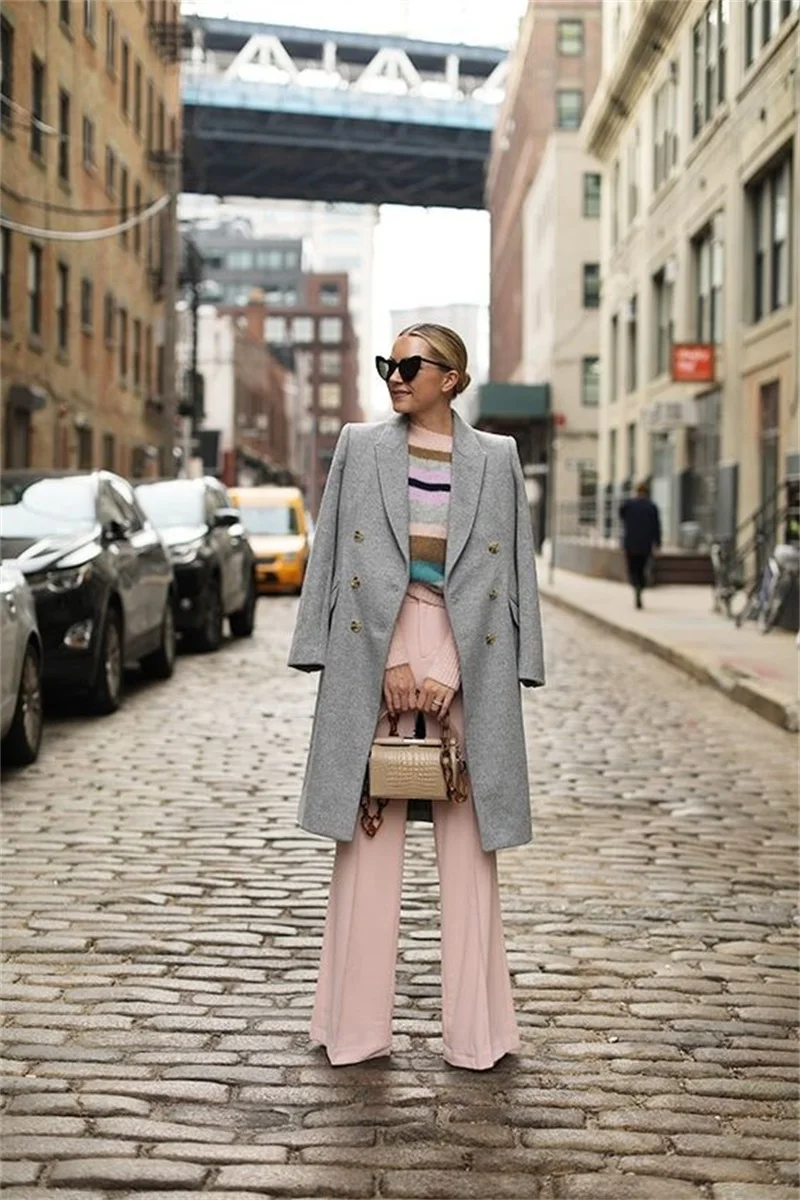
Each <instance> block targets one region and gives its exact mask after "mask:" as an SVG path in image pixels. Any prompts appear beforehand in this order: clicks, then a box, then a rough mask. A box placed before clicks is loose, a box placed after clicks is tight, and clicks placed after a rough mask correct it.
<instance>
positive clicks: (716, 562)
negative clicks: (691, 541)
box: [710, 538, 747, 620]
mask: <svg viewBox="0 0 800 1200" xmlns="http://www.w3.org/2000/svg"><path fill="white" fill-rule="evenodd" d="M710 555H711V567H712V570H713V572H714V593H713V608H712V611H713V612H715V613H721V612H724V614H725V616H726V617H728V618H730V619H732V620H733V619H735V618H736V617H737V615H738V613H739V611H740V609H742V608H744V606H745V605H746V603H747V597H746V596H742V597H741V600H739V601H738V602H737V597H738V596H739V593H740V592H744V588H745V576H744V564H743V562H742V560H741V558H737V556H736V552H735V544H734V542H733V541H732V540H731V539H730V538H725V539H720V540H718V541H715V542H712V543H711V547H710Z"/></svg>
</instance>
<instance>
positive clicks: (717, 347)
mask: <svg viewBox="0 0 800 1200" xmlns="http://www.w3.org/2000/svg"><path fill="white" fill-rule="evenodd" d="M798 22H800V0H607V2H606V3H605V5H604V31H603V33H604V58H603V75H602V79H601V83H600V85H599V87H598V91H597V93H596V95H595V99H594V102H593V104H592V106H591V108H590V111H589V112H588V113H587V117H586V121H585V124H584V128H583V134H584V140H585V145H586V147H587V149H588V150H589V151H590V152H591V153H593V154H595V155H597V156H598V158H600V159H601V160H602V162H603V189H604V195H603V220H602V253H601V263H602V271H601V275H602V305H601V311H600V321H601V361H602V363H603V371H602V382H601V404H600V458H599V464H600V482H601V487H602V489H603V494H604V496H605V498H606V501H607V511H608V512H609V513H611V512H613V511H614V509H615V508H616V501H617V499H618V497H619V494H620V493H621V492H623V491H624V490H625V486H626V484H628V483H629V482H631V481H633V480H635V479H638V478H647V477H649V478H650V480H651V489H652V494H653V498H654V499H655V500H656V502H657V503H658V505H659V508H660V510H661V515H662V520H663V524H664V527H665V530H666V536H667V540H669V541H672V542H675V541H676V540H678V539H679V537H680V532H681V526H682V524H683V522H697V523H698V524H699V525H700V527H701V529H702V531H703V533H704V535H705V537H706V539H708V538H710V537H712V536H714V535H715V534H732V533H733V532H734V531H735V529H736V526H737V524H739V523H741V522H742V521H744V520H745V519H746V518H747V517H748V515H749V514H751V513H753V512H754V510H756V509H757V508H758V507H759V506H760V505H762V504H763V503H765V502H767V501H769V499H770V497H772V496H773V495H774V494H775V491H776V488H777V487H778V486H779V484H780V482H781V481H782V480H784V479H785V478H786V477H787V475H789V474H791V473H792V472H796V471H797V468H798V458H797V450H798V443H797V405H798V368H797V363H798V346H799V345H800V329H799V328H798V290H800V284H799V281H798V239H799V237H800V224H799V222H800V204H798V188H797V178H798V158H800V133H799V132H798V131H799V130H800V123H799V122H798V97H799V96H800V33H799V32H798ZM676 343H677V344H680V343H699V344H701V345H703V346H713V348H714V351H715V358H716V365H715V371H714V375H713V378H712V379H711V380H710V381H707V382H703V383H699V382H695V383H688V382H676V381H674V380H673V377H672V371H671V347H672V346H673V344H676ZM684 532H686V531H684Z"/></svg>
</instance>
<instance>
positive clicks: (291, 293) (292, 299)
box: [283, 288, 298, 308]
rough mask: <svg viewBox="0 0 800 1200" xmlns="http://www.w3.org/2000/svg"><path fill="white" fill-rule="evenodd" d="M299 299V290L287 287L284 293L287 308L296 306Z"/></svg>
mask: <svg viewBox="0 0 800 1200" xmlns="http://www.w3.org/2000/svg"><path fill="white" fill-rule="evenodd" d="M297 300H298V296H297V290H296V289H295V288H287V289H286V291H285V292H284V293H283V303H284V304H285V305H286V307H287V308H296V307H297Z"/></svg>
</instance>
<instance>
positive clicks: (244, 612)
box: [228, 575, 257, 638]
mask: <svg viewBox="0 0 800 1200" xmlns="http://www.w3.org/2000/svg"><path fill="white" fill-rule="evenodd" d="M256 599H257V597H256V581H255V578H254V577H253V576H252V575H251V576H250V583H249V584H248V586H247V596H246V598H245V602H244V604H243V605H242V607H241V608H240V609H239V611H238V612H235V613H231V615H230V617H229V618H228V621H229V623H230V627H231V633H232V634H233V636H234V637H236V638H247V637H252V635H253V630H254V629H255V625H256Z"/></svg>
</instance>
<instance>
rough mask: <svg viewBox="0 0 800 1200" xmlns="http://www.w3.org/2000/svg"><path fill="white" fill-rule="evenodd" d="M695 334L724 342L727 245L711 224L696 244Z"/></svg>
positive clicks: (708, 339)
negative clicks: (724, 291)
mask: <svg viewBox="0 0 800 1200" xmlns="http://www.w3.org/2000/svg"><path fill="white" fill-rule="evenodd" d="M692 249H693V257H694V289H695V337H696V338H697V340H698V342H716V344H717V345H720V344H721V342H722V276H723V246H722V243H721V242H719V241H717V239H716V238H715V237H714V233H713V230H712V228H711V227H710V226H709V227H708V228H707V229H705V230H703V232H702V233H701V234H700V236H699V237H697V238H695V240H694V242H693V244H692Z"/></svg>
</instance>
